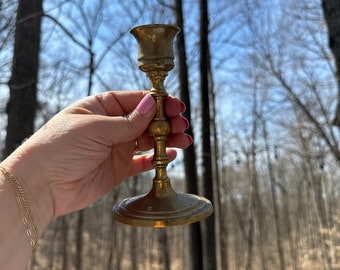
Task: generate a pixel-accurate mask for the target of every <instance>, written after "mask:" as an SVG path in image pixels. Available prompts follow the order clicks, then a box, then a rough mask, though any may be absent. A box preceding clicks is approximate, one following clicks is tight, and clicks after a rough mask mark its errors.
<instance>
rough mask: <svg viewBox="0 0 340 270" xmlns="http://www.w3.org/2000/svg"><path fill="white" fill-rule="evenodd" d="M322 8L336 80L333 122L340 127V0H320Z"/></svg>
mask: <svg viewBox="0 0 340 270" xmlns="http://www.w3.org/2000/svg"><path fill="white" fill-rule="evenodd" d="M322 8H323V12H324V16H325V19H326V23H327V26H328V34H329V47H330V48H331V50H332V52H333V55H334V58H335V64H336V77H337V80H338V91H339V94H338V106H337V109H336V114H335V118H334V121H333V123H334V125H336V126H338V127H339V128H340V31H339V29H340V1H339V0H335V1H334V0H322Z"/></svg>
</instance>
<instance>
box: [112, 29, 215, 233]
mask: <svg viewBox="0 0 340 270" xmlns="http://www.w3.org/2000/svg"><path fill="white" fill-rule="evenodd" d="M178 31H179V29H178V28H177V27H176V26H173V25H164V24H150V25H144V26H138V27H135V28H133V29H132V30H131V34H132V35H133V36H134V37H135V38H136V40H137V42H138V66H139V68H140V69H141V70H142V71H143V72H146V74H147V76H148V78H149V79H150V81H151V83H152V88H151V89H150V92H151V94H152V96H153V97H154V98H155V100H156V104H157V112H156V115H155V117H154V119H153V121H152V122H151V124H150V125H149V128H148V132H149V134H150V136H151V137H152V138H153V141H154V158H153V161H152V163H153V165H154V167H155V177H154V179H153V184H152V188H151V190H150V191H149V193H147V194H144V195H139V196H136V197H132V198H127V199H125V200H123V201H121V202H119V203H117V204H116V205H115V206H114V207H113V217H114V219H115V220H117V221H119V222H121V223H124V224H128V225H133V226H148V227H155V228H164V227H167V226H174V225H184V224H190V223H193V222H197V221H200V220H202V219H204V218H207V217H208V216H210V215H211V214H212V212H213V207H212V205H211V203H210V201H208V200H207V199H205V198H203V197H199V196H196V195H192V194H186V193H177V192H175V191H174V190H173V188H172V187H171V184H170V179H169V177H168V175H167V166H168V164H169V162H170V160H169V158H168V156H167V154H166V140H167V136H168V135H169V134H170V132H171V126H170V123H169V121H168V120H167V119H166V116H165V110H164V102H165V99H166V97H167V95H168V94H167V92H166V90H165V89H164V80H165V78H166V76H167V75H168V71H170V70H172V69H173V67H174V54H173V48H172V43H173V40H174V37H175V35H176V34H177V32H178Z"/></svg>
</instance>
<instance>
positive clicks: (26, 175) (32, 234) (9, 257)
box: [0, 149, 52, 270]
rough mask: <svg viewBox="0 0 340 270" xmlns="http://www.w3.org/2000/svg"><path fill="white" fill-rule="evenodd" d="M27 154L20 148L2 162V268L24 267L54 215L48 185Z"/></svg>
mask: <svg viewBox="0 0 340 270" xmlns="http://www.w3.org/2000/svg"><path fill="white" fill-rule="evenodd" d="M27 157H28V155H27V154H25V153H22V149H19V150H17V151H16V152H15V153H13V154H12V155H11V156H10V157H9V158H7V159H6V160H5V161H4V162H2V163H1V164H0V166H1V168H0V213H1V216H2V217H1V221H0V248H1V249H0V251H1V252H0V265H1V269H9V270H11V269H15V270H20V269H25V267H26V265H27V262H28V261H29V259H30V257H31V255H32V250H33V249H34V248H35V247H36V244H37V240H38V238H39V237H40V235H41V234H42V233H43V231H44V230H45V228H46V227H47V225H48V223H49V221H50V220H51V218H52V215H51V214H48V213H49V212H48V210H50V207H51V205H49V202H48V200H46V198H47V197H46V196H45V194H46V193H48V192H47V190H46V186H45V185H42V184H41V183H40V181H39V178H37V174H36V172H37V169H36V168H34V167H32V164H31V162H30V161H28V158H27ZM43 200H45V201H46V203H43ZM44 204H45V205H44ZM43 205H44V206H45V207H46V209H42V208H43V207H42V206H43Z"/></svg>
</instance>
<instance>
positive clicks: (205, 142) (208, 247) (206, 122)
mask: <svg viewBox="0 0 340 270" xmlns="http://www.w3.org/2000/svg"><path fill="white" fill-rule="evenodd" d="M208 25H209V19H208V2H207V0H201V1H200V79H201V87H200V88H201V89H200V90H201V109H202V161H203V164H202V169H203V179H204V181H203V183H204V185H203V187H204V193H205V197H206V198H207V199H209V200H210V201H211V202H214V195H213V194H214V192H213V172H212V157H211V140H210V135H211V134H210V133H211V132H210V129H211V127H210V126H211V125H210V104H209V103H210V101H209V100H210V99H209V79H208V71H209V62H210V58H209V56H210V53H209V41H208V32H209V30H208V29H209V27H208ZM204 229H205V236H204V237H205V246H204V250H205V256H206V257H205V260H206V261H205V264H206V270H216V269H217V261H216V240H215V217H214V215H212V216H210V217H209V218H207V219H206V220H205V226H204Z"/></svg>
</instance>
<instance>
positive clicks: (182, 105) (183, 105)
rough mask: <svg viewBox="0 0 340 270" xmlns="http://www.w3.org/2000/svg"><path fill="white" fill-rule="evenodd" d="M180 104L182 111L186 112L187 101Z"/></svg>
mask: <svg viewBox="0 0 340 270" xmlns="http://www.w3.org/2000/svg"><path fill="white" fill-rule="evenodd" d="M180 105H181V113H183V112H185V110H186V106H185V103H184V102H182V101H180Z"/></svg>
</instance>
